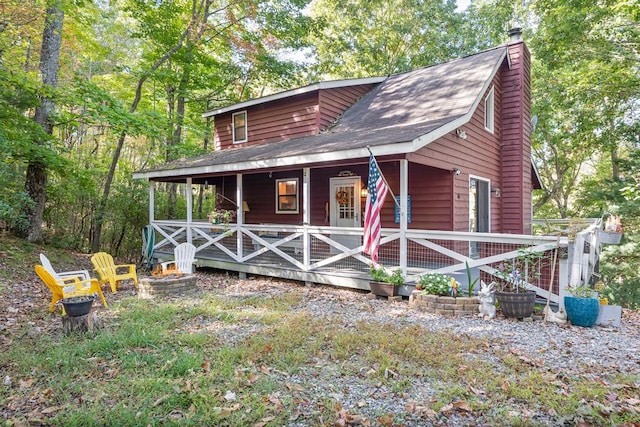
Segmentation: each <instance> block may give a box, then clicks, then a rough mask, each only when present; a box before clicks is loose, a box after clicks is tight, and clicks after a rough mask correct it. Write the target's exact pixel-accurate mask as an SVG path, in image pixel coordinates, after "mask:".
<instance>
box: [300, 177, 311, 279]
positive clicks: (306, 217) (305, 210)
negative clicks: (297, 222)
mask: <svg viewBox="0 0 640 427" xmlns="http://www.w3.org/2000/svg"><path fill="white" fill-rule="evenodd" d="M302 200H304V203H303V204H302V227H303V229H304V233H303V234H302V248H303V251H302V256H303V261H302V262H303V264H304V270H305V271H308V270H309V263H310V260H311V253H310V252H311V245H310V237H309V223H310V222H311V169H310V168H303V169H302Z"/></svg>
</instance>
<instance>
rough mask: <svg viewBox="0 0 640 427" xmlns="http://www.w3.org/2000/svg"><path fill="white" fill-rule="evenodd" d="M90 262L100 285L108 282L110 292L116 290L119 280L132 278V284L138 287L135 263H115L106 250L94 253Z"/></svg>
mask: <svg viewBox="0 0 640 427" xmlns="http://www.w3.org/2000/svg"><path fill="white" fill-rule="evenodd" d="M91 263H92V264H93V267H94V268H95V270H96V272H97V273H98V275H99V276H100V285H103V284H105V283H107V282H109V284H110V285H111V292H113V293H114V294H115V293H116V292H118V287H120V281H121V280H126V279H131V280H133V286H134V287H135V288H136V289H138V275H137V274H136V266H135V264H120V265H116V264H115V263H114V262H113V257H112V256H111V255H109V254H108V253H106V252H98V253H95V254H94V255H93V256H92V257H91ZM125 270H126V271H125Z"/></svg>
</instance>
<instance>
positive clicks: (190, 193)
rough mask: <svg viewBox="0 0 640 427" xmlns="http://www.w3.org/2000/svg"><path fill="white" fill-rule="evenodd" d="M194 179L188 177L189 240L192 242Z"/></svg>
mask: <svg viewBox="0 0 640 427" xmlns="http://www.w3.org/2000/svg"><path fill="white" fill-rule="evenodd" d="M192 182H193V181H192V179H191V178H187V242H189V243H191V241H192V240H193V239H192V230H191V222H193V185H192Z"/></svg>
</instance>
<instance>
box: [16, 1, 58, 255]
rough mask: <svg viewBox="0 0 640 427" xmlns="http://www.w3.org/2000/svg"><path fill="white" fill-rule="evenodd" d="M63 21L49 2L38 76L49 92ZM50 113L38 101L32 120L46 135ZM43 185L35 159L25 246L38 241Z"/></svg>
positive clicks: (43, 173) (54, 82)
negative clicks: (31, 202) (40, 76)
mask: <svg viewBox="0 0 640 427" xmlns="http://www.w3.org/2000/svg"><path fill="white" fill-rule="evenodd" d="M63 21H64V12H63V11H62V9H60V7H59V6H58V4H57V3H56V2H55V1H53V2H51V3H50V4H49V6H48V7H47V11H46V16H45V23H44V30H43V32H42V49H41V52H40V74H41V75H42V83H43V84H44V85H45V86H51V87H53V88H55V87H57V86H58V69H59V67H60V45H61V43H62V23H63ZM53 109H54V104H53V101H52V100H51V99H50V98H48V97H42V98H41V100H40V105H38V107H36V111H35V114H34V118H33V120H34V121H35V122H36V123H38V124H39V125H40V126H42V128H43V129H44V131H45V132H46V133H47V134H49V135H51V134H52V133H53V123H51V120H50V118H51V114H52V113H53ZM43 143H44V141H35V144H37V145H43ZM46 184H47V167H46V165H45V164H44V163H43V162H42V161H41V160H39V159H31V160H29V164H28V166H27V173H26V177H25V191H26V192H27V195H28V196H29V197H30V198H31V200H32V201H33V205H32V206H30V207H28V208H27V218H28V222H29V228H28V230H27V241H29V242H37V241H40V240H41V239H42V219H43V215H44V205H45V202H46V197H47V196H46Z"/></svg>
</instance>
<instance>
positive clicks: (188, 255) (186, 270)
mask: <svg viewBox="0 0 640 427" xmlns="http://www.w3.org/2000/svg"><path fill="white" fill-rule="evenodd" d="M173 257H174V260H173V261H167V262H163V263H161V264H160V265H161V266H162V272H163V273H165V272H166V271H167V270H168V268H169V266H170V265H171V264H174V265H175V268H176V270H178V272H179V273H182V274H191V273H193V263H194V262H195V258H196V247H195V246H193V245H192V244H191V243H181V244H179V245H178V246H176V247H175V249H174V250H173Z"/></svg>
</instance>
